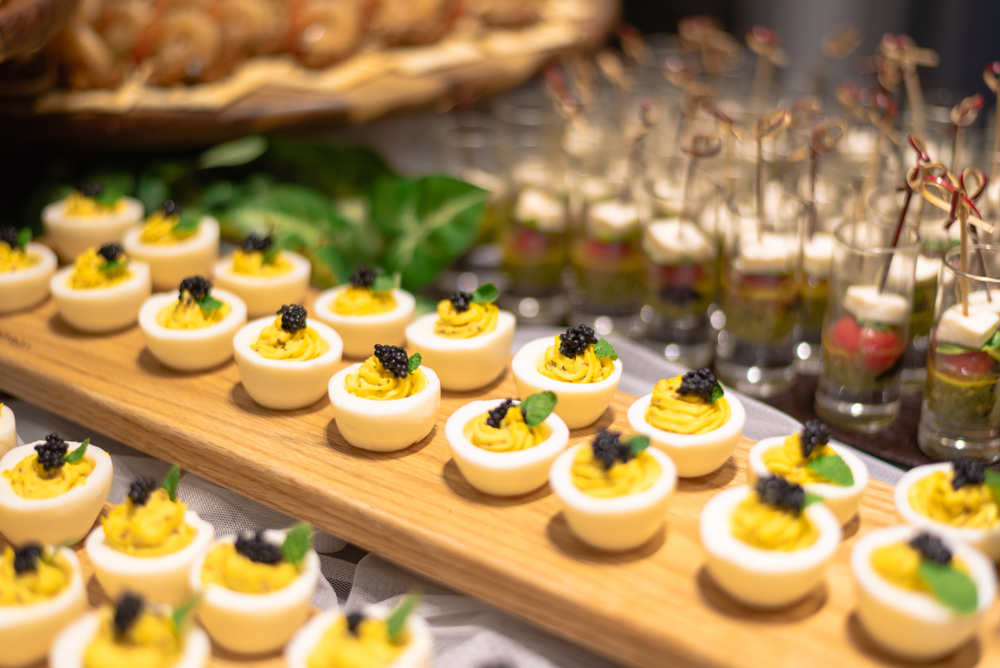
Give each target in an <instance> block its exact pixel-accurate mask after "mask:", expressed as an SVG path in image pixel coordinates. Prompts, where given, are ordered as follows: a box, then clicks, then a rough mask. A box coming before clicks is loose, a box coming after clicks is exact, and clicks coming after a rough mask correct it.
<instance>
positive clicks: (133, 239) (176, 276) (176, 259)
mask: <svg viewBox="0 0 1000 668" xmlns="http://www.w3.org/2000/svg"><path fill="white" fill-rule="evenodd" d="M141 234H142V225H137V226H136V227H133V228H132V229H130V230H129V231H128V232H126V233H125V239H124V240H123V241H122V246H124V247H125V253H126V254H127V255H128V256H129V257H130V258H132V259H135V260H142V261H143V262H146V263H148V264H149V271H150V276H151V277H152V279H153V289H154V290H170V289H171V288H176V287H177V286H178V285H180V283H181V281H183V280H184V279H185V278H187V277H188V276H204V277H205V278H211V277H212V270H213V269H215V263H216V262H218V261H219V223H218V221H217V220H215V218H212V217H211V216H205V217H204V218H202V219H201V224H200V225H199V226H198V231H197V232H195V233H194V234H193V235H191V236H190V237H188V238H187V239H184V240H183V241H180V242H178V243H176V244H167V245H160V244H147V243H146V242H144V241H142V240H140V239H139V237H140V235H141Z"/></svg>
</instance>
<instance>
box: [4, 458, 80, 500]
mask: <svg viewBox="0 0 1000 668" xmlns="http://www.w3.org/2000/svg"><path fill="white" fill-rule="evenodd" d="M95 466H97V462H95V461H94V460H93V458H91V457H90V456H89V455H84V457H83V459H81V460H80V461H78V462H76V463H75V464H69V463H67V464H63V465H62V466H59V467H57V468H52V469H49V470H48V471H46V470H45V467H44V466H42V465H41V464H40V463H39V461H38V455H30V456H28V457H25V458H24V459H22V460H21V461H20V462H18V463H17V465H16V466H15V467H14V468H12V469H7V470H6V471H4V472H3V473H2V474H0V475H3V477H4V478H7V479H9V480H10V487H11V489H12V490H13V491H14V493H15V494H17V495H18V496H20V497H21V498H23V499H54V498H55V497H57V496H62V495H63V494H65V493H66V492H68V491H70V490H71V489H73V488H74V487H79V486H80V485H85V484H87V476H89V475H90V474H91V473H93V471H94V467H95Z"/></svg>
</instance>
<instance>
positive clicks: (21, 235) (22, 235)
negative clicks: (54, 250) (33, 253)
mask: <svg viewBox="0 0 1000 668" xmlns="http://www.w3.org/2000/svg"><path fill="white" fill-rule="evenodd" d="M31 239H32V234H31V228H30V227H22V228H21V230H20V231H19V232H18V233H17V245H18V246H20V247H21V250H24V249H25V247H26V246H27V245H28V244H30V243H31Z"/></svg>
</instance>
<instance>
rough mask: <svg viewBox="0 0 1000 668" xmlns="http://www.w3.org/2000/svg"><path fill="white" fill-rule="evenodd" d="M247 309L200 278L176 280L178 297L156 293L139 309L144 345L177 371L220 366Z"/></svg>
mask: <svg viewBox="0 0 1000 668" xmlns="http://www.w3.org/2000/svg"><path fill="white" fill-rule="evenodd" d="M246 321H247V307H246V305H245V304H244V303H243V300H241V299H240V298H239V297H237V296H236V295H234V294H231V293H229V292H226V291H225V290H213V289H212V284H211V283H209V282H208V281H207V280H205V278H203V277H201V276H191V277H189V278H185V279H184V280H183V281H181V284H180V289H179V291H178V295H177V296H174V294H173V293H160V294H156V295H153V296H152V297H150V298H149V299H147V300H146V303H145V304H143V305H142V309H141V310H140V311H139V327H140V328H141V329H142V335H143V338H145V339H146V347H148V348H149V352H151V353H153V355H154V356H155V357H156V359H158V360H160V362H162V363H163V364H164V365H166V366H168V367H171V368H173V369H178V370H180V371H201V370H204V369H211V368H212V367H216V366H219V365H220V364H222V363H223V362H226V361H228V360H229V358H230V357H232V356H233V337H234V336H235V335H236V332H237V331H238V330H239V329H240V328H241V327H242V326H243V325H245V324H246Z"/></svg>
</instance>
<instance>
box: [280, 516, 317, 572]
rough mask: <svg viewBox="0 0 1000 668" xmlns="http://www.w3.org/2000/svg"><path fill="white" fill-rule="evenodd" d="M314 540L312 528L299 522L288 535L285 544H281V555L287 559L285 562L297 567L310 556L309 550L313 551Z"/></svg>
mask: <svg viewBox="0 0 1000 668" xmlns="http://www.w3.org/2000/svg"><path fill="white" fill-rule="evenodd" d="M312 540H313V530H312V527H311V526H309V525H308V524H306V523H305V522H299V523H298V524H296V525H295V526H293V527H292V528H291V529H290V530H289V532H288V535H286V536H285V542H284V543H282V544H281V554H282V556H284V557H285V561H287V562H288V563H290V564H292V565H293V566H297V565H298V564H299V563H301V561H302V560H303V559H305V558H306V555H307V554H309V550H311V549H312Z"/></svg>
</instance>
